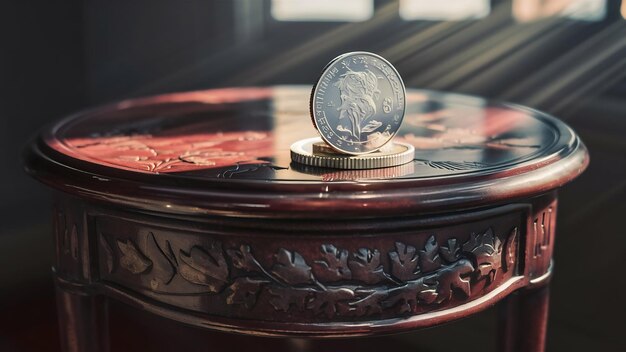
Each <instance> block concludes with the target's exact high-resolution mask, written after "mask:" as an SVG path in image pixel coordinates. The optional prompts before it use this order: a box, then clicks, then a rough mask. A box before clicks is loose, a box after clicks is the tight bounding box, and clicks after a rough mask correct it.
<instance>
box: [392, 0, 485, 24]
mask: <svg viewBox="0 0 626 352" xmlns="http://www.w3.org/2000/svg"><path fill="white" fill-rule="evenodd" d="M489 3H490V0H447V1H433V0H400V17H402V18H403V19H405V20H434V21H458V20H467V19H478V18H483V17H486V16H488V15H489V12H490V11H491V6H490V4H489Z"/></svg>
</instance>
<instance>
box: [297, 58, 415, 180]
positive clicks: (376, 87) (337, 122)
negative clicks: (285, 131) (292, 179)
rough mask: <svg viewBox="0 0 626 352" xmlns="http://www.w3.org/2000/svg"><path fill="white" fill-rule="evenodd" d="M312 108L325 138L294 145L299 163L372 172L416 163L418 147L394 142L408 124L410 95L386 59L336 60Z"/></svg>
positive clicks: (324, 74) (314, 93)
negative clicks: (407, 99)
mask: <svg viewBox="0 0 626 352" xmlns="http://www.w3.org/2000/svg"><path fill="white" fill-rule="evenodd" d="M310 108H311V118H312V120H313V125H314V126H315V128H316V129H317V131H318V132H319V134H320V136H321V139H320V138H311V139H306V140H302V141H298V142H296V143H294V144H293V145H292V146H291V158H292V160H293V161H294V162H297V163H301V164H305V165H309V166H317V167H327V168H338V169H371V168H380V167H390V166H397V165H401V164H404V163H407V162H409V161H411V160H413V155H414V148H413V146H411V145H408V144H405V143H393V142H391V140H392V138H393V137H394V135H395V134H396V132H397V131H398V129H399V128H400V125H401V124H402V119H403V117H404V112H405V109H406V92H405V88H404V83H403V82H402V78H400V74H398V71H396V69H395V68H394V67H393V66H392V65H391V64H390V63H389V62H388V61H387V60H385V59H383V58H382V57H380V56H378V55H376V54H372V53H368V52H352V53H347V54H343V55H340V56H338V57H336V58H335V59H333V60H332V61H331V62H330V63H329V64H328V65H327V66H326V67H325V68H324V70H323V71H322V75H321V76H320V78H319V80H318V81H317V83H316V84H315V86H314V87H313V91H312V93H311V103H310Z"/></svg>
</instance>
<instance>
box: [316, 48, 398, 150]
mask: <svg viewBox="0 0 626 352" xmlns="http://www.w3.org/2000/svg"><path fill="white" fill-rule="evenodd" d="M352 55H369V56H373V57H375V58H377V59H379V60H382V61H383V62H385V63H386V64H388V65H389V67H391V69H392V70H393V71H394V72H395V74H396V76H398V79H399V80H400V83H401V85H402V94H403V95H404V106H403V112H402V117H401V119H400V126H398V128H397V129H396V130H395V131H394V133H393V134H392V135H391V136H390V137H389V139H388V140H387V141H386V142H385V143H383V144H381V145H380V146H379V147H378V149H380V148H382V147H383V146H384V145H385V144H387V143H389V142H390V141H391V140H392V139H393V137H394V136H395V135H396V134H397V133H398V131H399V130H400V127H402V121H403V120H404V115H406V87H405V86H404V81H403V80H402V76H400V73H399V72H398V70H397V69H396V67H395V66H393V64H392V63H391V62H389V61H388V60H387V59H385V58H384V57H382V56H380V55H378V54H374V53H371V52H369V51H351V52H348V53H344V54H341V55H339V56H337V57H335V58H334V59H332V60H330V62H329V63H328V64H326V66H324V68H323V69H322V72H321V74H320V75H319V77H318V78H317V80H316V81H315V84H313V88H312V89H311V96H310V98H309V114H310V116H311V121H312V122H313V126H314V127H315V130H316V131H317V133H318V134H319V135H320V137H322V140H323V141H324V142H325V143H326V144H328V145H329V146H330V147H331V148H333V149H334V150H336V151H337V152H339V153H344V154H350V155H364V154H369V153H373V152H375V151H377V150H378V149H374V150H370V151H366V152H360V153H357V152H351V151H347V150H342V149H339V148H337V147H336V146H334V145H332V144H331V143H330V142H328V140H327V139H326V138H325V137H324V135H323V134H322V133H321V132H320V130H319V127H318V126H317V122H316V120H315V111H314V107H313V98H314V97H315V93H316V91H317V88H318V86H319V83H320V81H321V80H322V78H323V77H324V75H325V74H326V71H327V70H328V69H329V68H330V67H331V66H332V65H333V64H334V63H335V62H337V61H339V60H341V59H344V58H345V57H346V56H352Z"/></svg>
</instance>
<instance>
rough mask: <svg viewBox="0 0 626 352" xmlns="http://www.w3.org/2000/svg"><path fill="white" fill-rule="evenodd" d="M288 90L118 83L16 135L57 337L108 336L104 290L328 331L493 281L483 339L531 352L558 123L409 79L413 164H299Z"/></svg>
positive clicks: (244, 326) (124, 297)
mask: <svg viewBox="0 0 626 352" xmlns="http://www.w3.org/2000/svg"><path fill="white" fill-rule="evenodd" d="M308 94H309V90H308V88H306V87H274V88H239V89H222V90H212V91H204V92H191V93H179V94H172V95H164V96H157V97H151V98H142V99H135V100H130V101H125V102H121V103H117V104H113V105H109V106H105V107H101V108H96V109H93V110H90V111H86V112H83V113H79V114H77V115H75V116H73V117H70V118H67V119H65V120H63V121H61V122H59V123H57V124H55V125H53V126H52V127H50V128H48V129H45V130H44V131H43V132H42V134H41V135H40V136H39V137H38V138H37V139H36V140H35V141H33V143H31V145H30V146H29V147H28V148H27V150H26V154H25V155H26V165H27V166H26V167H27V170H28V171H29V172H30V173H31V174H32V175H33V176H34V177H36V178H38V179H39V180H41V181H42V182H44V183H46V184H48V185H50V186H52V187H54V188H55V189H57V190H58V191H59V192H57V195H56V198H55V231H56V232H55V243H56V262H55V265H54V275H55V277H56V280H57V285H58V305H59V309H60V312H61V314H60V317H61V320H62V321H61V324H60V325H61V326H62V331H61V333H62V334H61V335H62V345H63V347H64V349H66V350H68V351H106V350H107V349H108V348H109V347H108V346H119V342H117V343H109V342H110V341H109V334H108V320H107V319H108V318H107V316H108V315H107V314H108V313H107V312H108V303H107V302H110V301H111V300H115V301H119V302H123V303H126V304H129V305H132V306H134V307H136V308H138V309H140V310H143V311H145V312H148V313H149V314H144V315H142V316H141V317H139V316H138V317H137V319H140V320H141V319H148V320H149V319H150V317H156V316H159V317H165V318H167V319H170V320H173V321H176V322H181V323H183V324H185V325H192V326H195V327H200V328H204V329H214V330H221V331H228V332H237V333H243V334H251V335H271V336H290V337H293V336H305V337H346V336H361V335H372V334H382V333H395V332H401V331H407V330H410V329H415V328H420V327H428V326H433V325H437V324H441V323H445V322H449V321H453V320H456V319H459V318H463V317H466V316H468V315H471V314H474V313H476V312H479V311H481V310H484V309H485V308H487V307H489V306H491V305H493V304H495V303H496V302H498V301H500V300H502V299H505V298H506V299H507V300H508V303H507V304H506V305H505V307H504V310H503V313H504V314H503V318H502V322H501V327H502V339H501V350H503V351H516V350H517V351H521V350H523V351H531V352H539V351H542V350H543V348H544V345H545V331H546V322H547V307H548V290H547V289H545V288H544V287H545V285H546V284H547V282H548V280H549V278H550V275H551V259H552V252H553V248H554V236H555V224H556V210H557V193H556V191H557V189H558V188H559V187H561V186H563V185H564V184H565V183H567V182H569V181H571V180H572V179H574V178H575V177H576V176H577V175H579V174H580V173H581V172H582V171H583V170H584V169H585V167H586V165H587V163H588V155H587V151H586V149H585V147H584V145H583V144H582V142H581V141H580V140H579V139H578V137H577V136H576V135H575V133H574V132H573V131H572V130H571V129H570V128H569V127H567V126H566V125H565V124H563V123H561V122H560V121H558V120H557V119H555V118H553V117H550V116H548V115H545V114H543V113H541V112H538V111H534V110H531V109H527V108H523V107H518V106H514V105H510V104H498V103H489V102H486V101H484V100H483V99H480V98H476V97H468V96H463V95H456V94H447V93H436V92H428V91H416V90H409V92H408V100H407V101H408V115H407V116H406V117H405V122H404V125H403V128H402V129H401V131H400V133H399V134H398V136H397V138H398V139H399V140H403V141H405V142H409V143H412V144H413V145H414V146H415V148H416V155H415V160H414V161H413V162H411V163H408V164H405V165H402V166H398V167H393V168H385V169H377V170H331V169H320V168H311V167H304V166H302V165H298V164H294V163H291V162H290V160H289V146H290V144H291V143H293V142H294V141H297V140H299V139H302V138H308V137H311V136H315V134H316V132H315V130H314V129H313V127H312V126H311V124H310V119H309V118H308V111H307V106H308V104H307V99H308ZM514 293H515V295H516V296H515V297H514V299H510V298H507V297H508V296H509V295H511V294H514ZM129 314H132V313H131V312H130V311H129ZM155 321H157V320H156V318H155ZM190 335H194V334H190ZM190 335H187V336H190ZM180 338H181V339H185V335H184V334H181V336H180ZM520 341H523V344H521V343H519V342H520Z"/></svg>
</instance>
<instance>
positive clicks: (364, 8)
mask: <svg viewBox="0 0 626 352" xmlns="http://www.w3.org/2000/svg"><path fill="white" fill-rule="evenodd" d="M373 14H374V0H340V1H337V0H314V1H313V0H272V17H274V19H276V20H278V21H309V22H332V21H343V22H359V21H366V20H368V19H370V18H372V15H373Z"/></svg>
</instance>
